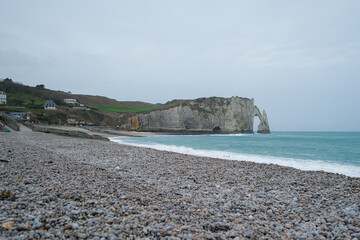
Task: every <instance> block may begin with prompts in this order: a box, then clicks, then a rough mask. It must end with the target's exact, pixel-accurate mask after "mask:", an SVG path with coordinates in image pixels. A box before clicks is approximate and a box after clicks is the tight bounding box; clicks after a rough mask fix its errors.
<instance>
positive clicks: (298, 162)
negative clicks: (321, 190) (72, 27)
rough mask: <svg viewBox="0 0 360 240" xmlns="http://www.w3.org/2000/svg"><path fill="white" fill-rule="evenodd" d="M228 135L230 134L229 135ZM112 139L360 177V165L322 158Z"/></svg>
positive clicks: (142, 145)
mask: <svg viewBox="0 0 360 240" xmlns="http://www.w3.org/2000/svg"><path fill="white" fill-rule="evenodd" d="M227 136H228V135H227ZM110 140H111V141H113V142H117V143H121V144H125V145H130V146H138V147H146V148H152V149H156V150H161V151H170V152H176V153H182V154H189V155H193V156H202V157H211V158H220V159H228V160H238V161H250V162H256V163H265V164H277V165H280V166H287V167H293V168H297V169H300V170H305V171H325V172H331V173H339V174H344V175H346V176H349V177H360V167H358V166H354V165H346V164H338V163H331V162H325V161H321V160H310V159H309V160H304V159H294V158H282V157H273V156H262V155H254V154H240V153H233V152H226V151H214V150H199V149H193V148H190V147H185V146H174V145H165V144H140V143H132V142H128V141H126V138H118V137H115V138H110Z"/></svg>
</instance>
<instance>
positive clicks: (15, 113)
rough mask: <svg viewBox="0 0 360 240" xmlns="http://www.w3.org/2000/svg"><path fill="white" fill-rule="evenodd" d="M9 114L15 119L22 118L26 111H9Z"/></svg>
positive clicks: (24, 116)
mask: <svg viewBox="0 0 360 240" xmlns="http://www.w3.org/2000/svg"><path fill="white" fill-rule="evenodd" d="M10 116H11V117H12V118H13V119H15V120H23V119H24V118H26V112H11V113H10Z"/></svg>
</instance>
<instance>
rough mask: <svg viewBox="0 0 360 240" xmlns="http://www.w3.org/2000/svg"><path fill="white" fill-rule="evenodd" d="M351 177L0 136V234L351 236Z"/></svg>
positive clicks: (357, 231)
mask: <svg viewBox="0 0 360 240" xmlns="http://www.w3.org/2000/svg"><path fill="white" fill-rule="evenodd" d="M359 210H360V178H351V177H347V176H344V175H340V174H333V173H327V172H314V171H301V170H297V169H294V168H289V167H281V166H278V165H273V164H258V163H252V162H241V161H231V160H221V159H213V158H206V157H196V156H191V155H183V154H178V153H173V152H166V151H158V150H154V149H147V148H140V147H133V146H126V145H120V144H118V143H114V142H107V141H101V140H91V139H80V138H72V137H65V136H57V135H52V134H46V133H38V132H11V133H3V132H1V133H0V224H1V225H0V239H1V240H2V239H99V240H100V239H112V240H113V239H350V240H355V239H360V211H359Z"/></svg>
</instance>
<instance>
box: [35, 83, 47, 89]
mask: <svg viewBox="0 0 360 240" xmlns="http://www.w3.org/2000/svg"><path fill="white" fill-rule="evenodd" d="M36 88H42V89H44V88H45V85H44V84H39V85H36Z"/></svg>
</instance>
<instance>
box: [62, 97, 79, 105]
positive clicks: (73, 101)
mask: <svg viewBox="0 0 360 240" xmlns="http://www.w3.org/2000/svg"><path fill="white" fill-rule="evenodd" d="M64 103H66V104H72V105H79V103H78V101H77V100H76V99H71V98H68V99H64Z"/></svg>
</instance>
